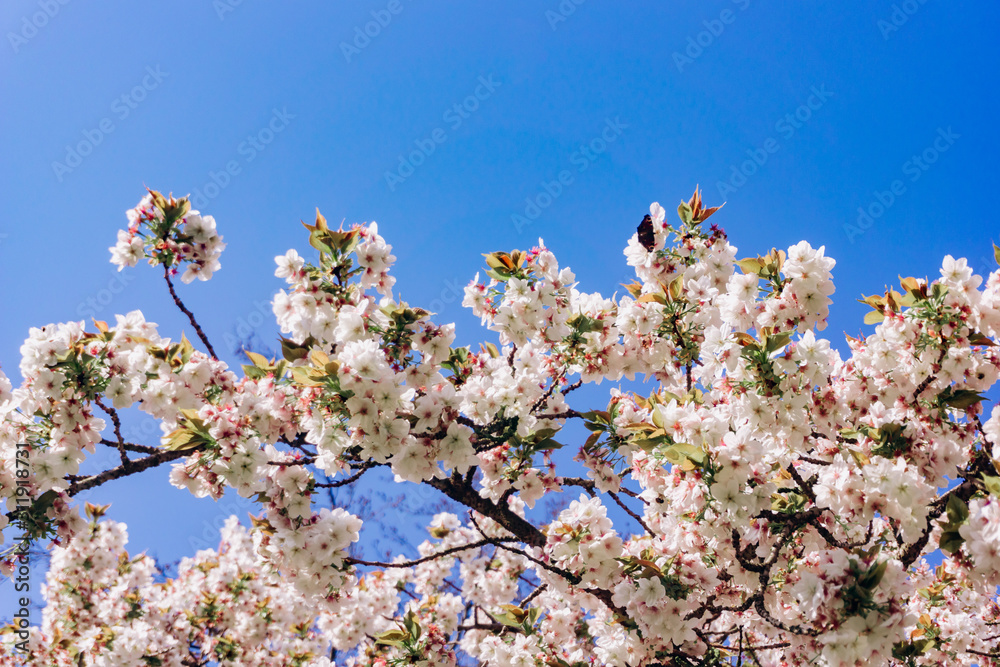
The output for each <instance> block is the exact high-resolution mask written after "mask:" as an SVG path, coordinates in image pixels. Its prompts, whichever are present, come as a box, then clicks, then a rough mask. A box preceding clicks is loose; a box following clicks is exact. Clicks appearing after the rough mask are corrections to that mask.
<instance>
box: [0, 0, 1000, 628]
mask: <svg viewBox="0 0 1000 667" xmlns="http://www.w3.org/2000/svg"><path fill="white" fill-rule="evenodd" d="M576 1H577V2H579V1H580V0H576ZM63 3H65V4H63ZM560 7H562V10H560ZM570 10H572V12H570ZM373 12H374V14H373ZM560 12H561V13H560ZM563 19H564V20H563ZM998 19H1000V8H998V7H997V6H995V5H993V4H985V3H973V2H956V1H952V2H944V0H927V1H926V2H919V1H918V0H909V2H897V3H893V2H890V1H889V0H878V1H875V2H867V3H839V2H818V3H765V2H762V1H759V0H738V1H735V2H734V1H732V0H714V1H712V2H680V3H663V5H660V4H656V5H654V3H600V2H597V1H596V0H586V1H584V2H581V3H580V4H575V3H574V2H572V0H564V2H562V5H560V3H559V2H557V0H549V1H540V2H509V3H502V4H499V5H497V4H494V5H488V4H487V3H467V2H462V3H460V2H436V3H430V2H419V1H413V0H398V2H389V1H388V0H377V1H375V2H351V3H321V2H296V3H267V2H263V1H261V0H244V1H243V2H242V3H240V4H238V5H235V4H234V0H217V1H216V2H215V3H214V4H213V2H210V1H209V0H203V1H201V2H192V1H190V0H175V1H174V2H170V3H155V4H153V3H126V2H102V3H95V2H83V1H82V0H24V1H22V0H7V1H6V2H5V3H4V4H3V6H2V8H0V32H2V37H3V39H2V42H3V43H0V114H2V115H0V152H2V155H3V160H2V162H0V194H2V197H0V234H2V236H0V275H2V280H3V284H4V285H5V287H6V288H5V290H4V292H3V297H2V299H3V313H4V317H3V326H2V328H0V365H2V367H3V369H4V370H5V371H6V372H7V373H8V375H10V376H12V378H14V379H15V381H17V380H18V379H19V373H18V371H17V364H18V348H19V346H20V344H21V343H22V341H23V340H24V338H25V337H26V335H27V331H28V328H29V327H30V326H37V325H42V324H46V323H49V322H58V321H66V320H70V319H82V318H85V317H86V318H89V317H90V316H91V315H96V316H97V317H98V318H104V319H109V320H110V319H113V314H114V313H115V312H127V311H129V310H132V309H135V308H141V309H142V310H143V311H145V312H146V313H147V316H148V317H149V318H150V319H152V320H156V321H159V322H161V323H162V327H161V331H162V332H163V333H164V334H165V335H173V336H179V334H180V331H181V330H182V329H183V328H185V325H186V322H185V321H183V320H182V318H181V316H180V315H179V313H177V312H175V310H174V309H173V306H172V304H171V303H170V301H169V297H168V296H167V295H166V292H165V290H164V288H163V286H162V280H161V279H160V277H159V274H158V273H156V272H155V271H151V270H149V269H148V267H142V266H140V267H138V268H137V269H135V270H133V271H132V272H130V273H127V282H126V283H120V282H113V281H114V280H117V278H116V276H117V275H118V274H116V273H115V272H114V268H113V267H112V266H111V264H109V263H108V257H109V254H108V251H107V248H108V246H109V245H111V244H112V243H113V241H114V239H115V232H116V230H117V229H119V228H121V227H123V226H124V225H125V223H126V221H125V216H124V211H125V209H127V208H129V207H131V206H132V205H134V204H135V203H136V202H137V201H138V200H139V198H140V197H141V196H142V194H143V188H144V186H146V185H148V186H150V187H153V188H156V189H161V190H164V191H173V192H174V193H175V194H185V193H189V192H190V193H195V192H201V193H202V195H204V196H205V201H202V202H198V203H199V204H200V207H201V209H202V211H203V212H205V213H210V214H212V215H214V216H215V217H216V219H217V221H218V224H219V228H220V230H221V233H222V234H223V235H224V237H225V240H226V242H227V243H228V244H229V245H228V248H227V250H226V252H225V253H224V255H223V257H222V266H223V268H222V270H221V271H220V272H219V273H217V274H216V276H215V278H214V279H213V280H212V281H211V282H209V283H207V284H196V285H191V286H181V287H180V293H181V295H182V298H184V299H185V300H186V302H187V303H188V305H189V306H191V308H192V309H193V310H194V311H195V312H196V313H199V314H200V318H201V320H202V323H203V325H204V326H205V328H206V330H207V331H208V333H209V335H210V336H211V337H212V338H213V339H215V341H216V346H217V347H219V348H225V349H226V355H225V356H226V357H227V359H228V360H229V361H231V362H233V363H235V362H236V361H237V358H236V356H235V355H234V354H232V352H233V346H232V345H227V344H225V343H224V342H222V341H224V339H226V338H227V337H228V338H230V339H231V338H233V337H234V336H235V335H236V334H237V333H238V332H237V329H238V328H239V327H240V325H241V323H242V322H247V323H248V324H249V325H258V326H257V327H256V331H257V334H258V336H259V337H260V339H261V340H262V341H263V342H264V343H269V342H271V341H273V337H274V335H275V333H276V329H275V328H274V327H273V325H271V324H270V323H268V324H264V325H263V326H260V322H261V321H262V318H261V316H260V314H259V312H258V305H257V304H260V303H263V302H266V301H267V300H269V299H270V297H271V295H272V294H273V293H274V292H275V291H276V290H277V289H278V288H279V287H280V281H278V280H277V279H276V278H274V277H273V275H272V272H273V269H274V264H273V257H274V256H275V255H276V254H279V253H283V252H284V251H285V250H286V249H287V248H290V247H297V248H299V249H300V250H301V251H303V252H305V251H306V250H307V244H306V238H305V236H304V234H303V232H304V230H303V229H302V227H301V226H300V225H299V223H298V221H299V219H303V218H304V219H309V218H310V216H312V215H313V209H314V207H315V206H319V207H320V208H321V209H322V211H323V212H324V214H325V215H326V216H327V218H329V219H330V220H331V221H333V222H338V221H340V220H341V219H346V220H347V221H348V222H349V223H350V222H356V221H367V220H377V221H378V222H379V224H380V229H381V230H382V233H383V235H384V236H385V237H386V238H387V239H388V240H389V242H390V243H392V244H393V245H394V247H395V254H396V255H397V257H398V258H399V261H398V264H397V267H396V275H397V276H398V278H399V283H398V286H399V287H400V288H401V289H400V290H398V292H400V293H401V294H402V296H403V297H404V298H405V299H407V300H408V301H410V302H411V303H420V304H422V305H425V306H427V305H429V306H430V307H431V309H432V310H435V311H437V312H438V313H440V319H449V320H451V319H454V320H455V321H457V322H458V323H459V325H460V327H464V328H465V332H464V333H462V334H460V338H461V339H462V340H464V341H471V340H473V339H474V337H475V336H476V335H478V330H477V329H473V328H472V327H475V326H478V324H477V322H476V321H474V320H473V319H472V318H471V317H469V316H468V315H467V314H466V313H465V312H464V311H463V310H462V309H461V308H459V307H458V305H457V300H458V299H457V295H458V291H459V290H460V287H461V286H462V285H464V284H465V283H467V282H468V280H469V279H470V278H471V277H472V276H473V275H474V274H475V272H476V271H477V270H479V269H480V268H481V265H482V257H481V255H480V253H482V252H488V251H491V250H499V249H512V248H515V247H518V248H524V247H530V246H531V245H533V244H534V243H535V241H536V239H537V237H538V236H542V237H544V238H545V240H546V242H547V244H548V245H549V247H551V248H552V249H554V250H555V252H556V253H557V255H558V256H559V258H560V260H561V262H562V263H563V264H568V265H570V266H572V267H573V268H574V269H575V270H576V272H577V275H578V276H579V279H580V282H581V289H585V290H602V291H606V292H608V293H610V292H612V291H614V290H615V289H616V288H617V284H618V283H620V282H622V281H623V280H624V279H625V277H626V271H625V268H626V267H625V263H624V258H623V256H622V254H621V249H622V248H623V247H624V244H625V241H626V239H627V238H628V237H629V236H630V235H631V234H632V233H633V231H634V230H635V225H636V224H637V223H638V222H639V220H640V219H641V217H642V215H643V214H644V213H645V212H646V211H647V207H648V205H649V203H650V202H651V201H656V200H658V201H660V202H662V203H664V204H665V205H668V209H670V208H671V206H670V205H673V204H676V202H677V201H678V200H680V199H681V198H682V197H687V196H688V195H689V194H690V192H691V191H692V189H693V188H694V186H695V184H701V185H702V187H703V188H704V190H705V199H706V201H707V202H709V203H711V204H716V203H720V202H721V200H722V199H725V200H727V203H726V207H725V209H724V210H723V211H722V212H721V213H720V214H719V215H718V216H717V217H716V218H715V219H714V220H713V221H718V222H719V223H720V224H721V225H722V226H724V227H725V228H726V230H727V231H728V232H729V234H730V238H731V240H732V242H733V243H734V244H736V245H737V246H739V248H740V250H741V255H747V254H756V253H763V252H766V251H767V250H769V249H770V248H771V247H772V246H778V247H787V246H788V245H791V244H793V243H795V242H797V241H799V240H801V239H806V240H808V241H809V242H810V243H812V244H813V245H815V246H819V245H825V246H826V248H827V254H828V255H831V256H833V257H835V258H836V260H837V267H836V269H835V279H836V284H837V293H836V294H835V295H834V298H835V302H834V305H833V314H832V317H831V326H830V328H829V329H828V330H827V333H826V335H827V336H829V337H830V338H831V339H832V340H833V341H834V343H835V344H837V345H842V341H843V338H842V336H841V332H843V331H844V330H849V331H850V332H851V333H854V334H856V333H857V332H858V331H859V329H861V326H862V325H861V316H862V314H863V312H864V311H865V310H866V307H864V306H861V305H860V304H858V303H856V301H855V299H857V298H858V297H859V296H860V294H861V293H862V292H864V293H866V294H870V293H872V292H875V291H878V290H881V289H882V288H883V286H884V285H885V284H886V283H887V282H888V283H893V282H895V281H896V277H897V275H900V274H901V275H904V276H906V275H917V276H924V275H928V274H930V275H932V276H934V275H936V274H937V268H938V267H939V266H940V259H941V257H942V256H943V255H945V254H952V255H955V256H966V257H968V258H969V259H970V262H971V263H972V264H973V265H974V266H975V267H977V269H979V270H980V271H982V270H991V269H992V268H993V267H992V265H991V264H988V263H987V260H986V258H990V257H991V255H992V253H991V251H990V241H991V239H992V240H1000V238H998V237H1000V226H998V225H997V223H996V217H995V216H996V214H995V206H994V205H993V203H992V201H991V200H990V193H991V192H995V190H996V187H995V186H996V180H997V172H998V169H997V162H996V161H997V155H1000V150H998V149H1000V132H998V129H997V124H996V120H995V119H996V116H997V111H998V93H997V85H996V83H997V81H996V78H997V77H996V74H995V73H996V72H997V71H998V65H1000V50H998V49H997V45H996V35H995V32H996V25H997V24H998ZM379 21H381V23H382V24H384V25H381V24H379V23H378V22H379ZM39 26H40V27H39ZM366 30H367V31H368V33H370V34H371V35H374V36H366V35H364V33H365V31H366ZM477 95H478V97H477ZM470 96H471V97H470ZM456 104H458V105H464V106H459V107H458V109H456V108H455V105H456ZM810 105H811V106H810ZM602 134H603V135H604V137H603V138H602ZM81 142H82V146H81ZM255 144H256V145H255ZM421 146H422V147H423V149H422V151H423V153H418V154H416V156H415V157H413V158H412V159H411V158H409V157H408V156H409V155H410V154H411V153H412V152H413V151H417V150H421V149H420V147H421ZM431 146H433V149H434V150H433V152H430V147H431ZM587 146H589V147H590V148H589V150H590V152H589V153H588V152H584V151H582V150H581V147H587ZM84 153H86V154H85V155H84ZM427 153H429V154H427ZM754 156H756V158H757V161H758V162H763V164H760V165H757V164H754V163H752V162H750V163H746V161H747V160H752V159H753V158H754ZM914 157H916V158H917V161H914V159H913V158H914ZM765 158H766V159H765ZM401 161H402V162H405V164H402V165H401ZM418 162H419V164H416V163H418ZM931 162H933V163H931ZM56 163H58V164H56ZM744 163H746V164H744ZM411 167H412V172H411V169H410V168H411ZM227 168H228V169H230V171H231V172H232V173H231V174H223V172H225V171H226V170H227ZM740 170H742V171H743V172H744V174H745V173H750V175H749V176H746V177H745V178H743V177H742V176H741V175H734V172H736V173H738V172H739V171H740ZM563 171H566V172H567V174H566V175H564V176H568V177H571V179H572V182H570V183H569V184H568V185H563V186H562V192H561V193H559V195H558V196H557V197H555V198H554V199H546V197H545V196H542V197H541V198H539V195H540V194H542V195H544V194H545V189H544V185H543V184H544V183H551V182H553V181H556V182H558V179H559V176H560V173H561V172H563ZM751 172H752V173H751ZM387 173H388V174H392V175H393V177H387ZM213 174H215V177H216V181H217V182H218V183H220V184H222V185H223V186H224V187H212V186H210V187H208V188H206V185H207V184H210V183H212V175H213ZM227 179H228V180H227ZM400 179H401V180H400ZM567 180H569V178H567ZM720 182H723V183H726V184H727V187H725V188H724V190H725V192H724V193H723V194H724V196H720V188H719V183H720ZM894 182H896V183H895V184H894ZM894 186H895V189H896V192H895V193H892V190H893V187H894ZM550 189H552V190H555V186H550ZM876 193H883V194H881V195H878V194H876ZM885 193H889V194H885ZM890 195H891V196H892V198H893V201H892V203H891V205H889V204H888V201H889V196H890ZM879 197H881V198H882V199H883V202H882V203H879V201H878V199H879ZM529 198H530V199H534V200H535V201H536V202H537V203H539V204H542V205H543V206H544V208H543V207H539V210H538V211H533V210H532V211H530V213H532V215H534V214H536V213H537V216H536V217H534V219H533V220H532V221H531V223H530V224H527V225H525V224H523V222H522V223H521V224H517V223H516V222H515V221H514V220H513V219H512V216H514V215H522V216H523V215H525V212H526V211H525V209H526V207H527V206H528V204H527V202H526V199H529ZM880 206H882V207H883V208H882V209H881V210H880V208H879V207H880ZM859 207H864V208H865V209H868V210H869V211H871V214H872V216H873V217H872V218H871V221H870V222H869V221H867V220H866V221H865V225H867V226H866V228H864V229H862V228H860V227H858V228H856V229H851V228H847V229H845V225H857V221H858V216H859V213H858V209H859ZM859 232H863V233H859ZM262 310H264V311H266V310H267V306H266V305H264V306H263V307H262ZM265 315H268V322H270V321H271V318H270V316H269V314H268V313H266V312H265ZM188 335H189V337H191V338H193V336H191V332H190V331H188ZM152 426H153V424H151V420H148V419H146V420H143V419H141V418H140V419H136V420H133V421H131V422H130V428H132V429H134V433H137V434H138V435H137V436H136V437H137V438H142V437H145V438H146V439H145V441H146V442H154V441H155V438H156V435H157V433H156V432H154V430H153V428H152ZM165 475H166V472H165V471H159V472H153V473H147V474H145V475H143V476H142V477H141V478H139V479H130V480H121V481H117V482H114V483H113V484H111V485H109V486H108V487H106V488H105V489H103V490H101V491H100V492H99V493H98V494H95V495H94V496H92V500H95V501H101V502H108V501H112V502H114V507H113V508H112V513H111V516H112V518H116V519H120V520H125V521H127V522H128V523H129V525H130V533H131V536H132V544H133V547H134V548H135V549H136V550H141V549H148V550H149V551H150V552H151V553H154V554H155V555H157V556H158V557H160V558H162V559H164V560H167V561H170V560H173V559H176V558H179V557H180V556H183V555H185V554H188V553H190V552H191V551H192V549H191V546H192V542H190V540H189V536H191V535H202V534H203V533H206V534H211V533H212V531H211V529H209V530H207V531H206V528H205V526H206V522H208V523H209V525H210V523H211V521H212V520H213V519H214V518H215V517H217V516H219V515H220V513H221V512H222V511H221V510H220V508H218V507H215V506H212V505H211V504H210V503H208V502H206V501H196V500H195V499H193V498H192V497H191V496H190V495H188V494H187V493H186V492H181V491H177V490H174V489H171V488H169V487H168V486H166V481H165ZM213 539H214V538H213ZM198 546H206V544H205V543H199V544H198ZM39 579H40V576H39ZM4 588H6V587H4ZM6 595H7V591H6V590H3V591H0V601H3V600H5V599H6V597H5V596H6ZM4 608H6V606H5V607H4Z"/></svg>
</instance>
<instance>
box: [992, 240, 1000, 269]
mask: <svg viewBox="0 0 1000 667" xmlns="http://www.w3.org/2000/svg"><path fill="white" fill-rule="evenodd" d="M993 259H995V260H996V262H997V264H1000V246H998V245H997V244H996V243H994V244H993Z"/></svg>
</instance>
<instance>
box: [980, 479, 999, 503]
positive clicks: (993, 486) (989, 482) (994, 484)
mask: <svg viewBox="0 0 1000 667" xmlns="http://www.w3.org/2000/svg"><path fill="white" fill-rule="evenodd" d="M983 486H985V487H986V490H987V491H989V492H990V493H992V494H993V495H994V496H995V497H997V498H1000V477H993V476H992V475H983Z"/></svg>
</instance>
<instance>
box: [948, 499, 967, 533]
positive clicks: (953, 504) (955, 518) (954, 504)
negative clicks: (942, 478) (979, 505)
mask: <svg viewBox="0 0 1000 667" xmlns="http://www.w3.org/2000/svg"><path fill="white" fill-rule="evenodd" d="M945 511H946V512H947V513H948V521H949V522H951V524H952V526H956V527H957V526H958V525H959V524H962V523H965V520H966V519H968V518H969V507H968V505H966V504H965V503H963V502H962V501H961V500H960V499H959V497H958V496H956V495H954V494H952V495H951V496H949V497H948V505H947V507H946V509H945Z"/></svg>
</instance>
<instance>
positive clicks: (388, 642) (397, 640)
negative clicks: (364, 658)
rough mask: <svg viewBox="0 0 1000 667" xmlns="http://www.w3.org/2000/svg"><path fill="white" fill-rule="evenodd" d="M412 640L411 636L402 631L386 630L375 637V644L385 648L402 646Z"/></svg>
mask: <svg viewBox="0 0 1000 667" xmlns="http://www.w3.org/2000/svg"><path fill="white" fill-rule="evenodd" d="M409 638H410V635H409V634H408V633H406V632H403V631H402V630H386V631H385V632H383V633H381V634H377V635H375V643H376V644H382V645H383V646H402V645H403V642H404V641H406V640H407V639H409Z"/></svg>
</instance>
